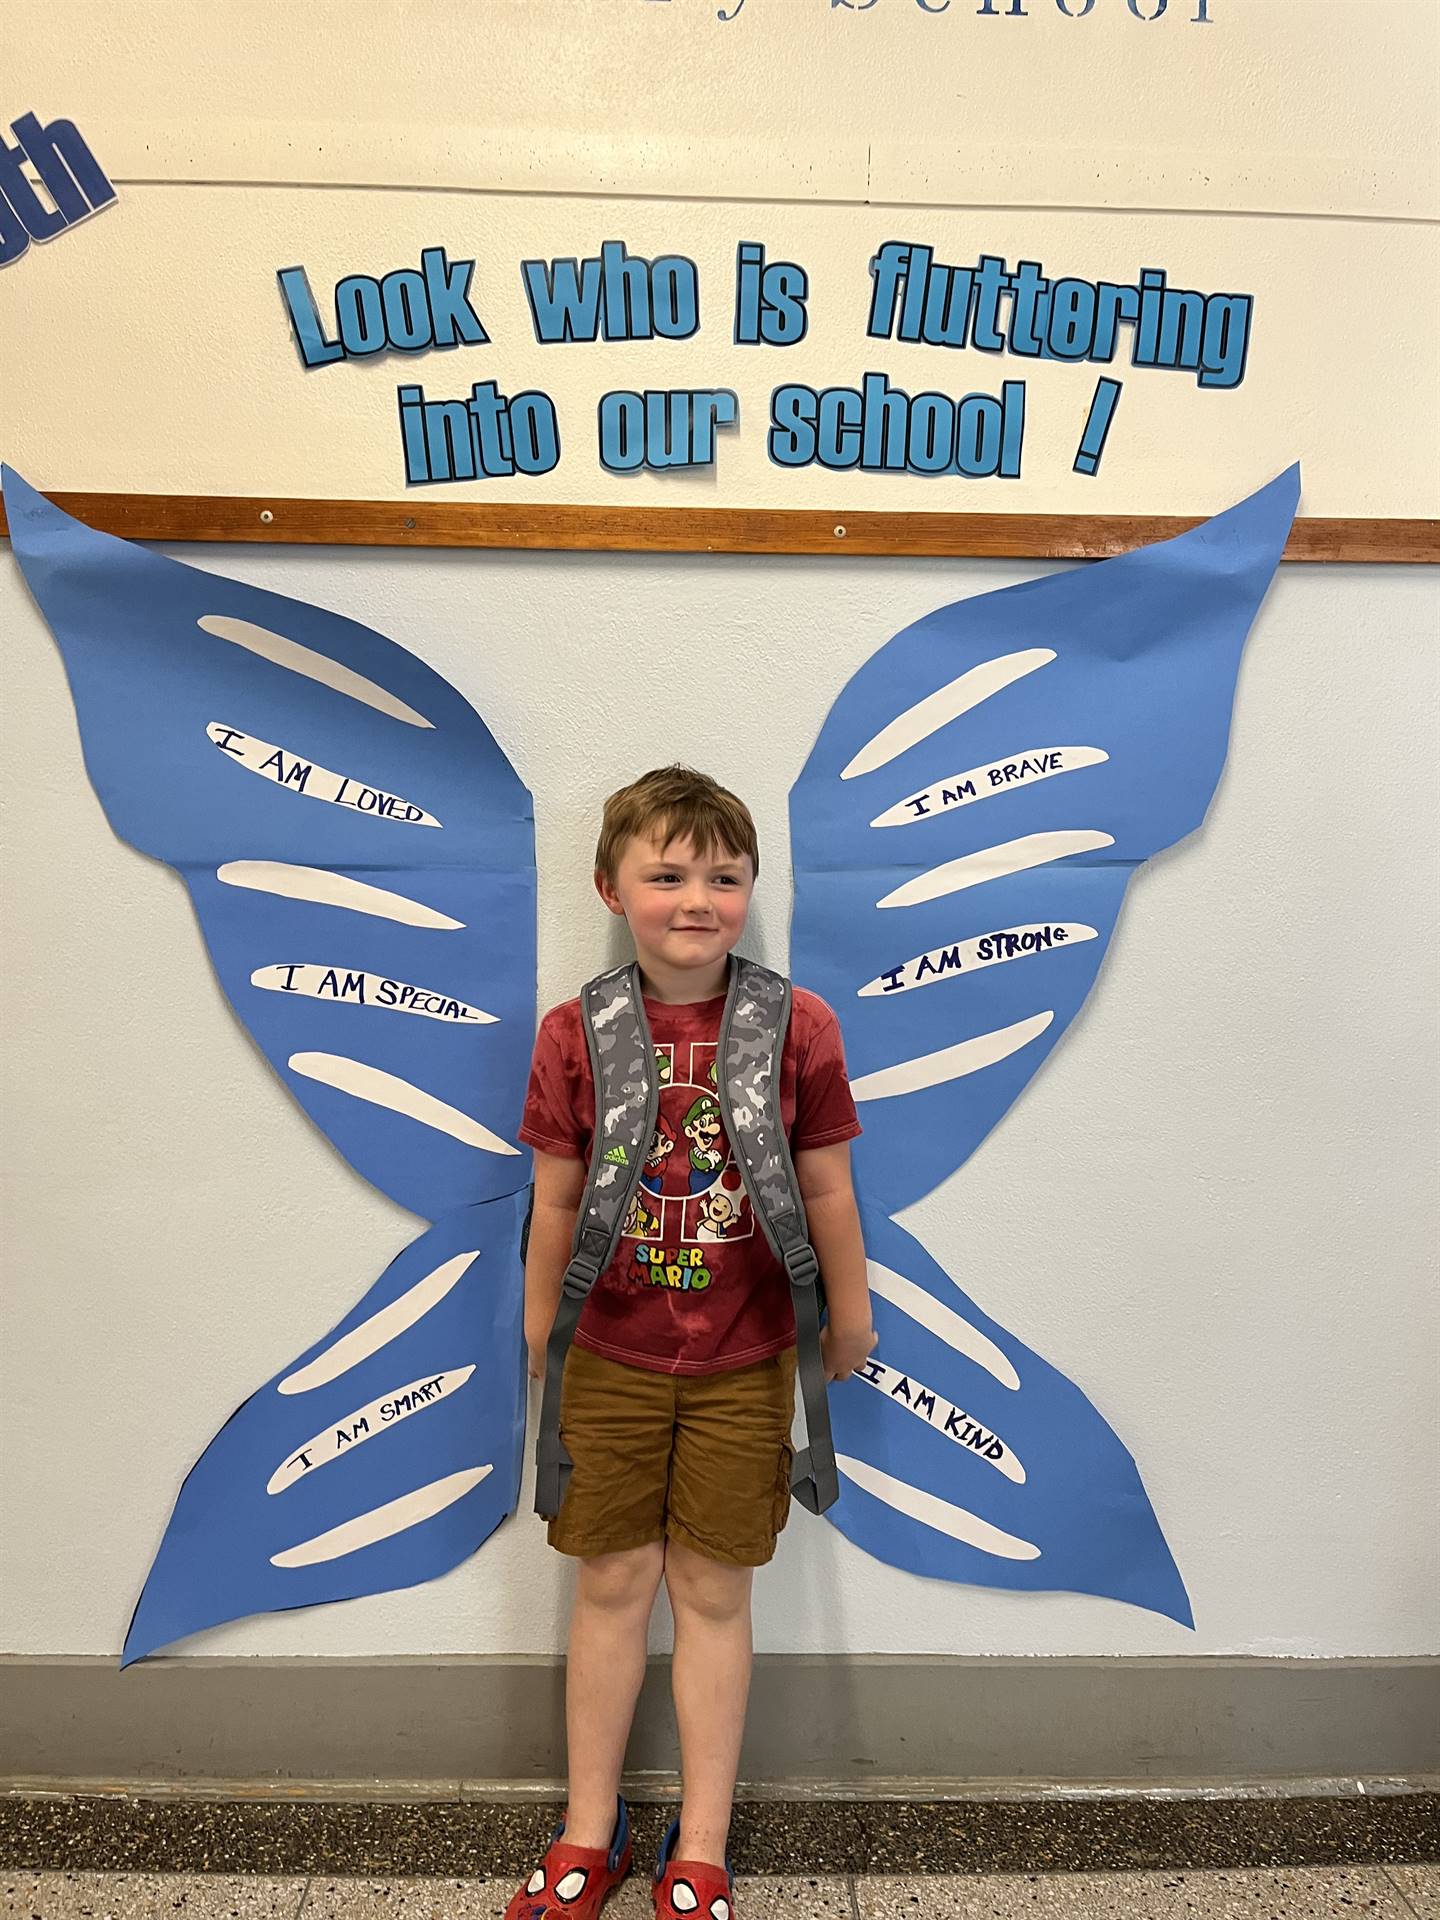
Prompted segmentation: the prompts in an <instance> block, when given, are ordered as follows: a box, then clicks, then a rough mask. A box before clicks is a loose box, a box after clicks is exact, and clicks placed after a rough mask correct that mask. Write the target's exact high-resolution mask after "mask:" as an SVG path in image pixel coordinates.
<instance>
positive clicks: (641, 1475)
mask: <svg viewBox="0 0 1440 1920" xmlns="http://www.w3.org/2000/svg"><path fill="white" fill-rule="evenodd" d="M794 1412H795V1349H794V1347H787V1348H786V1349H785V1350H784V1351H783V1352H781V1353H777V1354H774V1355H772V1356H771V1358H770V1359H768V1360H759V1361H756V1362H755V1363H754V1365H752V1366H748V1367H739V1368H737V1369H736V1370H735V1371H734V1372H730V1373H702V1374H671V1373H652V1372H650V1371H648V1369H646V1368H643V1367H627V1366H622V1365H621V1364H620V1363H619V1362H618V1361H615V1360H606V1359H605V1358H603V1356H602V1355H600V1354H598V1353H591V1352H590V1351H589V1349H588V1348H585V1347H575V1346H572V1347H571V1349H570V1353H569V1356H568V1358H567V1359H566V1362H565V1378H564V1382H563V1387H562V1392H561V1399H560V1437H561V1439H562V1440H563V1441H564V1442H565V1445H566V1447H567V1448H568V1450H569V1453H570V1457H571V1459H572V1460H573V1461H574V1462H575V1470H574V1472H573V1473H572V1474H571V1476H570V1482H569V1485H568V1487H567V1488H566V1491H565V1498H564V1501H563V1502H562V1504H561V1507H560V1512H559V1514H558V1515H557V1516H556V1517H555V1518H553V1519H552V1520H551V1521H550V1530H549V1539H550V1544H551V1546H552V1547H555V1548H556V1549H557V1550H558V1551H559V1552H561V1553H568V1554H574V1555H576V1556H577V1557H579V1558H581V1559H586V1560H588V1559H591V1558H593V1557H594V1556H595V1555H596V1554H601V1553H622V1552H625V1551H627V1550H628V1549H629V1548H631V1547H643V1546H645V1545H647V1544H648V1543H649V1542H650V1541H652V1540H664V1539H670V1540H678V1541H679V1543H680V1545H681V1546H683V1547H689V1548H690V1549H691V1550H692V1551H693V1552H695V1553H700V1554H704V1555H705V1557H706V1559H708V1560H723V1561H725V1562H727V1563H728V1564H729V1565H731V1566H737V1567H759V1566H763V1565H764V1564H765V1562H766V1561H767V1560H769V1559H770V1558H771V1557H772V1555H773V1554H774V1552H775V1536H776V1535H777V1534H778V1533H779V1532H780V1529H781V1528H782V1527H783V1526H784V1525H785V1522H786V1520H787V1518H788V1517H789V1512H790V1471H791V1463H792V1453H791V1446H790V1424H791V1420H792V1419H793V1417H794Z"/></svg>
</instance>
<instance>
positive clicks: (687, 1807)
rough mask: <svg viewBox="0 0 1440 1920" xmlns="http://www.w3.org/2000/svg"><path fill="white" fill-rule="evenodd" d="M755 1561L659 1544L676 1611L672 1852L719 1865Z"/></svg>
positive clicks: (740, 1714) (742, 1702) (746, 1669)
mask: <svg viewBox="0 0 1440 1920" xmlns="http://www.w3.org/2000/svg"><path fill="white" fill-rule="evenodd" d="M754 1573H755V1570H754V1568H753V1567H733V1566H726V1565H724V1564H723V1563H722V1562H720V1561H718V1560H709V1559H706V1558H705V1557H704V1556H703V1555H702V1554H698V1553H694V1552H692V1551H691V1550H690V1548H689V1547H683V1546H681V1545H680V1543H679V1541H678V1540H670V1541H667V1542H666V1544H665V1584H666V1586H667V1588H668V1589H669V1592H670V1605H671V1609H672V1611H673V1612H674V1615H675V1658H674V1664H673V1668H672V1673H671V1684H672V1686H673V1688H674V1693H675V1718H676V1720H677V1721H678V1722H679V1727H680V1765H681V1773H682V1778H683V1780H684V1784H685V1802H684V1806H683V1808H682V1810H681V1819H680V1839H679V1843H678V1845H677V1847H676V1858H677V1859H681V1860H708V1861H710V1862H711V1864H712V1865H714V1866H717V1867H723V1866H724V1864H725V1841H726V1836H727V1835H728V1834H729V1831H730V1810H731V1803H732V1801H733V1799H734V1796H735V1775H736V1771H737V1769H738V1768H739V1765H740V1740H741V1736H742V1735H743V1733H744V1731H745V1706H746V1702H747V1701H748V1699H749V1696H750V1667H751V1632H750V1588H751V1583H752V1581H753V1579H754Z"/></svg>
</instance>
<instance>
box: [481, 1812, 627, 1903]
mask: <svg viewBox="0 0 1440 1920" xmlns="http://www.w3.org/2000/svg"><path fill="white" fill-rule="evenodd" d="M564 1832H565V1822H564V1821H563V1820H562V1821H561V1822H560V1824H559V1826H558V1827H557V1828H556V1829H555V1833H554V1836H553V1838H552V1839H551V1842H550V1845H549V1846H548V1847H547V1848H546V1851H545V1858H544V1859H543V1860H542V1861H541V1862H540V1864H539V1866H538V1867H537V1868H536V1869H535V1871H534V1873H532V1874H531V1876H530V1878H529V1879H528V1880H527V1881H526V1882H525V1884H524V1886H523V1887H521V1888H520V1890H519V1891H518V1892H517V1893H516V1894H515V1896H514V1898H513V1899H512V1900H511V1902H510V1904H509V1906H508V1907H506V1909H505V1920H599V1914H600V1909H601V1908H602V1907H603V1906H604V1905H605V1902H606V1901H607V1900H608V1899H609V1897H610V1895H611V1894H612V1893H613V1892H614V1891H615V1889H616V1887H618V1886H619V1884H620V1882H621V1881H622V1880H623V1879H624V1878H625V1876H626V1874H627V1873H629V1871H630V1861H631V1846H630V1815H629V1812H628V1811H627V1809H626V1806H625V1802H624V1801H623V1800H620V1801H618V1802H617V1804H616V1813H615V1831H614V1833H613V1834H612V1835H611V1837H610V1845H609V1846H608V1847H571V1846H567V1845H566V1843H565V1840H564V1838H563V1835H564Z"/></svg>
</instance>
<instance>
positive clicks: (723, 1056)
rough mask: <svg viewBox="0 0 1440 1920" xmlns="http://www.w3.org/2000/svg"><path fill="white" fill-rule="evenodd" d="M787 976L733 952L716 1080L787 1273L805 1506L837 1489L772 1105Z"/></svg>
mask: <svg viewBox="0 0 1440 1920" xmlns="http://www.w3.org/2000/svg"><path fill="white" fill-rule="evenodd" d="M790 1001H791V992H790V982H789V981H788V980H787V979H786V978H785V977H784V975H783V974H779V973H772V972H771V971H770V969H769V968H768V967H762V966H760V965H759V963H758V962H756V961H754V960H742V959H740V958H739V956H738V955H737V956H734V957H732V959H731V962H730V986H729V992H728V993H727V995H726V1000H725V1012H724V1015H723V1017H722V1019H721V1022H720V1050H719V1051H720V1067H719V1070H718V1071H717V1073H716V1076H715V1078H716V1089H717V1091H718V1093H719V1096H720V1110H721V1113H722V1114H723V1116H724V1119H725V1127H726V1131H727V1132H728V1134H729V1136H730V1143H731V1145H732V1146H733V1148H734V1150H735V1157H736V1159H737V1161H738V1162H739V1165H740V1172H741V1176H742V1178H743V1180H744V1182H745V1191H746V1192H747V1193H748V1194H749V1196H750V1205H751V1207H752V1209H753V1210H754V1213H755V1217H756V1219H757V1220H758V1221H759V1222H760V1225H761V1227H762V1229H763V1230H764V1234H765V1238H766V1239H767V1240H768V1241H769V1242H770V1245H771V1247H772V1249H773V1250H774V1253H775V1257H776V1259H777V1260H778V1261H779V1262H780V1263H781V1265H782V1266H783V1267H784V1269H785V1273H786V1277H787V1278H788V1279H789V1282H790V1298H791V1301H792V1303H793V1305H794V1308H795V1347H796V1361H797V1372H798V1375H799V1380H800V1398H801V1402H802V1404H803V1406H804V1409H805V1438H806V1445H805V1447H804V1449H803V1450H802V1451H801V1452H800V1453H798V1454H797V1455H796V1456H795V1464H794V1471H793V1473H792V1475H791V1481H790V1489H791V1492H792V1493H793V1494H794V1495H795V1498H796V1499H797V1500H798V1501H799V1502H800V1504H801V1505H802V1506H804V1507H807V1508H808V1509H809V1510H810V1512H811V1513H823V1512H824V1511H825V1509H826V1508H827V1507H829V1506H832V1505H833V1504H834V1502H835V1501H836V1500H838V1499H839V1497H840V1480H839V1475H838V1473H837V1471H836V1466H835V1446H834V1442H833V1440H832V1438H831V1434H830V1403H829V1399H828V1396H827V1394H826V1389H825V1368H824V1364H823V1361H822V1359H821V1354H820V1313H821V1309H822V1306H823V1303H824V1302H823V1292H822V1288H821V1284H820V1263H819V1261H818V1260H817V1259H816V1257H815V1249H814V1248H813V1247H812V1246H811V1244H810V1236H809V1229H808V1227H807V1225H806V1220H805V1203H804V1200H803V1199H802V1197H801V1193H800V1186H799V1182H798V1181H797V1180H796V1178H795V1165H794V1162H793V1161H792V1160H791V1158H790V1146H789V1142H788V1141H787V1140H786V1138H785V1127H784V1123H783V1120H782V1118H781V1114H780V1060H781V1055H782V1053H783V1050H784V1046H785V1034H786V1031H787V1029H788V1027H789V1025H790Z"/></svg>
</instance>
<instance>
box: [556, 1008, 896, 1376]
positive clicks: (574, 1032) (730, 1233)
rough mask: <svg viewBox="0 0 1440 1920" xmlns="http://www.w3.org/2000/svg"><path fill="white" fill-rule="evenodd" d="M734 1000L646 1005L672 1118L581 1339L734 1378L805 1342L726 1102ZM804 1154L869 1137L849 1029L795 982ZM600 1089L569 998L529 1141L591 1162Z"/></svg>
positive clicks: (787, 1112) (641, 1363) (785, 1094)
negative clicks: (848, 1051) (721, 1098)
mask: <svg viewBox="0 0 1440 1920" xmlns="http://www.w3.org/2000/svg"><path fill="white" fill-rule="evenodd" d="M724 1010H725V998H724V995H723V994H722V995H721V996H719V997H718V998H717V999H714V1000H699V1001H695V1002H693V1003H692V1004H690V1005H688V1006H668V1005H665V1004H663V1003H662V1002H660V1001H658V1000H649V999H647V1000H646V1002H645V1014H646V1018H647V1019H648V1020H649V1023H650V1036H651V1039H652V1040H653V1041H654V1044H655V1055H656V1064H657V1068H658V1071H659V1073H660V1076H661V1079H660V1118H659V1123H658V1125H657V1127H656V1130H655V1134H654V1137H653V1139H652V1141H651V1144H650V1151H649V1153H648V1154H647V1155H646V1158H645V1172H644V1174H643V1176H642V1180H641V1184H640V1186H639V1187H637V1188H636V1192H635V1200H634V1203H633V1204H632V1206H631V1209H630V1214H629V1217H628V1218H627V1220H626V1222H625V1228H624V1231H623V1232H622V1234H621V1236H620V1239H619V1242H618V1243H617V1246H616V1251H615V1257H614V1258H613V1259H612V1260H611V1262H610V1265H609V1266H608V1267H607V1268H606V1269H605V1272H604V1273H603V1274H602V1275H601V1276H600V1278H599V1280H597V1281H596V1283H595V1285H594V1287H593V1288H592V1289H591V1292H590V1297H589V1299H588V1300H586V1302H585V1305H584V1307H583V1308H582V1310H581V1314H580V1320H579V1324H578V1325H577V1327H576V1330H575V1339H576V1343H577V1344H578V1345H579V1346H582V1347H588V1348H589V1349H590V1351H591V1352H592V1353H599V1354H603V1355H604V1357H605V1358H606V1359H607V1360H619V1361H622V1362H623V1363H624V1364H625V1365H626V1366H631V1367H647V1368H649V1369H650V1370H651V1371H652V1372H655V1373H724V1372H726V1371H728V1370H730V1369H733V1368H736V1367H748V1366H751V1365H753V1364H754V1363H755V1362H756V1361H757V1360H765V1359H768V1358H769V1356H770V1355H771V1354H774V1353H779V1352H780V1351H781V1350H782V1349H783V1348H785V1347H788V1346H792V1345H793V1344H794V1340H795V1315H794V1311H793V1309H792V1308H791V1305H790V1286H789V1282H788V1281H787V1280H786V1278H785V1271H784V1268H783V1267H781V1265H780V1263H779V1262H778V1261H777V1260H776V1258H775V1256H774V1254H773V1253H772V1252H771V1251H770V1243H769V1241H768V1240H766V1238H765V1234H764V1230H763V1229H762V1227H761V1226H760V1223H759V1221H758V1220H756V1219H755V1218H754V1216H753V1214H752V1213H751V1210H750V1201H749V1199H748V1197H747V1196H746V1194H745V1191H744V1187H743V1184H742V1181H741V1178H740V1168H739V1166H738V1165H737V1164H736V1161H735V1157H734V1154H733V1152H732V1150H731V1146H730V1141H729V1139H728V1137H727V1135H726V1133H725V1128H724V1123H723V1121H722V1120H721V1117H720V1107H719V1103H718V1101H717V1099H716V1096H715V1081H714V1071H715V1052H716V1047H717V1044H718V1042H719V1038H720V1017H721V1015H722V1014H723V1012H724ZM780 1113H781V1118H782V1121H783V1123H784V1127H785V1133H786V1137H787V1138H788V1140H789V1142H790V1150H791V1152H792V1153H797V1152H804V1151H805V1150H806V1149H807V1148H809V1147H828V1146H831V1145H833V1144H834V1143H835V1142H836V1141H838V1140H851V1139H853V1138H854V1137H855V1135H856V1134H857V1133H859V1131H860V1122H859V1120H858V1119H857V1118H856V1115H855V1102H854V1100H853V1099H852V1098H851V1096H850V1083H849V1081H848V1080H847V1079H846V1077H845V1052H844V1047H843V1045H842V1043H841V1039H840V1027H839V1023H838V1022H837V1021H836V1018H835V1016H834V1014H833V1013H832V1012H831V1011H830V1009H829V1007H827V1006H826V1004H825V1002H824V1001H823V1000H821V999H819V998H818V997H817V996H816V995H815V994H813V993H805V992H804V991H802V990H801V989H800V988H796V990H795V996H794V1002H793V1005H792V1007H791V1012H790V1026H789V1030H788V1031H787V1033H786V1036H785V1047H784V1051H783V1053H782V1055H781V1060H780ZM594 1127H595V1085H594V1080H593V1078H592V1076H591V1072H590V1055H589V1049H588V1048H587V1047H586V1044H585V1029H584V1025H583V1023H582V1021H581V1017H580V1002H579V1001H578V1000H566V1001H565V1002H564V1003H563V1005H561V1006H558V1007H553V1008H552V1009H551V1010H550V1012H549V1013H547V1014H546V1016H545V1018H544V1019H543V1020H542V1021H541V1023H540V1031H539V1034H538V1035H537V1036H536V1040H535V1057H534V1061H533V1063H532V1065H531V1068H530V1086H529V1090H528V1092H527V1094H526V1097H525V1115H524V1119H523V1120H522V1122H521V1126H520V1138H521V1139H522V1140H524V1141H525V1142H526V1143H527V1144H528V1145H530V1146H532V1147H538V1148H539V1149H540V1150H541V1152H542V1153H557V1154H562V1155H564V1156H565V1157H566V1158H568V1159H577V1160H584V1161H586V1162H588V1161H589V1158H590V1143H591V1137H592V1134H593V1132H594Z"/></svg>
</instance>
